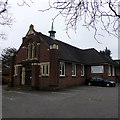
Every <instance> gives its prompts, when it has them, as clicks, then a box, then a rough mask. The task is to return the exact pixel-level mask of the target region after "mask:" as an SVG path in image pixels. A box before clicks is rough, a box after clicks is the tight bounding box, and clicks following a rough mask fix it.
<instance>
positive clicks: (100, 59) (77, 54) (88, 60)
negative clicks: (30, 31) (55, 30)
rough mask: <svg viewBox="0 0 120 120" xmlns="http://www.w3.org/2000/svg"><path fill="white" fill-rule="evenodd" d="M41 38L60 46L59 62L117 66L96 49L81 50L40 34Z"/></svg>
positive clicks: (49, 43)
mask: <svg viewBox="0 0 120 120" xmlns="http://www.w3.org/2000/svg"><path fill="white" fill-rule="evenodd" d="M39 35H40V37H41V38H42V40H43V41H44V42H46V43H47V44H48V45H51V44H54V43H55V44H57V45H58V46H59V49H58V50H59V60H64V61H68V62H76V63H81V64H86V65H96V64H103V63H108V64H115V62H114V61H113V60H112V59H111V58H110V57H107V56H102V55H101V54H100V53H99V52H98V51H97V50H96V49H94V48H91V49H85V50H82V49H79V48H77V47H74V46H72V45H70V44H67V43H65V42H62V41H59V40H53V39H51V38H50V37H48V36H46V35H43V34H42V33H39Z"/></svg>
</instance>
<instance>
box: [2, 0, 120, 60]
mask: <svg viewBox="0 0 120 120" xmlns="http://www.w3.org/2000/svg"><path fill="white" fill-rule="evenodd" d="M26 1H28V4H29V5H30V7H28V6H26V5H24V6H22V7H20V6H18V5H17V3H19V4H21V3H22V0H9V5H10V6H11V9H9V10H10V13H11V14H12V17H13V18H14V20H13V25H12V26H11V27H8V26H6V27H5V26H3V27H2V28H1V30H2V31H3V32H6V34H7V40H0V50H1V51H2V49H4V48H7V47H15V48H17V49H18V48H19V47H20V45H21V43H22V37H24V36H25V35H26V34H27V32H28V30H29V26H30V24H33V25H34V28H35V30H36V31H38V32H42V33H43V34H45V35H48V36H49V33H48V31H49V30H50V29H51V24H52V18H54V16H55V15H56V11H55V10H51V11H48V12H40V11H38V10H40V9H45V8H48V1H49V0H33V2H34V3H31V2H30V1H29V0H26ZM98 28H99V27H98ZM54 30H55V31H56V39H58V40H61V41H63V42H66V43H69V44H71V45H73V46H76V47H78V48H80V49H88V48H95V49H96V50H98V51H100V50H104V49H105V47H107V48H108V49H110V50H111V52H112V57H113V59H117V58H118V39H117V38H115V37H114V36H109V35H108V34H107V33H105V32H103V31H100V33H102V34H103V35H104V37H98V41H99V42H101V44H99V43H98V42H97V41H96V40H95V39H94V31H93V30H92V29H91V30H90V31H88V30H87V29H86V28H85V27H83V26H82V25H81V22H79V23H78V26H77V31H76V33H75V31H74V30H69V36H70V38H69V37H68V36H67V34H66V31H65V23H64V18H63V17H62V16H59V17H58V18H57V19H56V20H55V22H54Z"/></svg>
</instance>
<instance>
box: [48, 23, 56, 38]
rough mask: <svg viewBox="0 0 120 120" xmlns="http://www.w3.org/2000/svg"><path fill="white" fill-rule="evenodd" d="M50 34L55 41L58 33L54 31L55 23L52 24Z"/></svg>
mask: <svg viewBox="0 0 120 120" xmlns="http://www.w3.org/2000/svg"><path fill="white" fill-rule="evenodd" d="M49 33H50V38H52V39H53V40H55V33H56V31H54V27H53V22H52V26H51V30H50V31H49Z"/></svg>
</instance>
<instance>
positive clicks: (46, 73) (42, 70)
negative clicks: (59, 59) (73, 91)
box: [41, 63, 49, 76]
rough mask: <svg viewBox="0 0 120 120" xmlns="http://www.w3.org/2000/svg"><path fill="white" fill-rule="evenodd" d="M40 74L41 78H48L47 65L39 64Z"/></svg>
mask: <svg viewBox="0 0 120 120" xmlns="http://www.w3.org/2000/svg"><path fill="white" fill-rule="evenodd" d="M41 74H42V76H49V64H47V63H46V64H41Z"/></svg>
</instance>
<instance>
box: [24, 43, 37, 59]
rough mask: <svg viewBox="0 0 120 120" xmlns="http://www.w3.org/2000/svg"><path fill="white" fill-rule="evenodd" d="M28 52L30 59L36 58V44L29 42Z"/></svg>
mask: <svg viewBox="0 0 120 120" xmlns="http://www.w3.org/2000/svg"><path fill="white" fill-rule="evenodd" d="M26 54H27V58H28V59H35V58H36V44H35V43H29V44H28V47H27V49H26Z"/></svg>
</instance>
